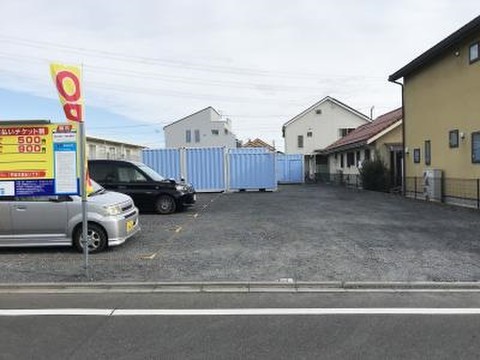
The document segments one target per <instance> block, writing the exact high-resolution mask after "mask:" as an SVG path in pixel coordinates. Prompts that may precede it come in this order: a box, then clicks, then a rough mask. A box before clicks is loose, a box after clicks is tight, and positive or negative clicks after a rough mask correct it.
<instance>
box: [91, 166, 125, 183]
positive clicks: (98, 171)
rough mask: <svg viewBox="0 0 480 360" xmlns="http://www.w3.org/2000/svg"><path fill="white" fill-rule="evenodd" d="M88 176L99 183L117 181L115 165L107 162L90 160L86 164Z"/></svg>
mask: <svg viewBox="0 0 480 360" xmlns="http://www.w3.org/2000/svg"><path fill="white" fill-rule="evenodd" d="M88 171H89V172H90V177H91V178H92V179H93V180H95V181H97V182H100V183H109V182H116V181H118V176H117V171H116V170H115V166H114V165H113V164H109V163H99V162H90V163H89V164H88Z"/></svg>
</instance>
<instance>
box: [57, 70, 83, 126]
mask: <svg viewBox="0 0 480 360" xmlns="http://www.w3.org/2000/svg"><path fill="white" fill-rule="evenodd" d="M50 72H51V74H52V78H53V82H54V84H55V87H56V89H57V91H58V96H59V97H60V102H61V103H62V107H63V111H64V112H65V117H66V118H67V120H68V121H75V122H83V121H84V119H83V112H84V111H83V94H82V89H81V78H82V70H81V68H79V67H77V66H69V65H62V64H51V65H50Z"/></svg>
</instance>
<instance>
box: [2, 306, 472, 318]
mask: <svg viewBox="0 0 480 360" xmlns="http://www.w3.org/2000/svg"><path fill="white" fill-rule="evenodd" d="M246 315H249V316H286V315H480V308H253V309H72V308H67V309H0V316H246Z"/></svg>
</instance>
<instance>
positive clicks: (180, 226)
mask: <svg viewBox="0 0 480 360" xmlns="http://www.w3.org/2000/svg"><path fill="white" fill-rule="evenodd" d="M223 194H224V193H220V194H218V195H217V196H215V197H214V198H213V199H211V200H210V202H209V203H207V204H205V205H204V206H203V207H202V210H201V211H204V210H206V209H207V208H208V207H209V206H210V205H211V204H213V203H214V202H215V201H216V200H217V199H218V198H220V197H221V196H222V195H223ZM199 215H200V213H199V212H197V213H195V214H194V215H193V217H192V218H190V219H187V220H186V221H185V222H183V223H182V224H180V225H177V228H176V229H175V230H174V234H172V235H171V236H170V237H168V238H167V240H165V243H168V242H170V241H172V240H173V239H175V237H176V236H177V235H178V234H180V232H181V231H182V230H183V228H185V227H186V226H187V225H189V224H191V223H193V222H194V221H195V220H197V219H198V217H199ZM159 252H160V250H157V251H155V252H154V253H152V254H148V255H143V256H139V257H138V258H139V259H141V260H153V259H155V258H156V256H157V254H158V253H159Z"/></svg>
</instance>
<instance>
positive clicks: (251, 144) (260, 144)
mask: <svg viewBox="0 0 480 360" xmlns="http://www.w3.org/2000/svg"><path fill="white" fill-rule="evenodd" d="M242 147H259V148H267V149H269V150H271V151H275V148H274V147H273V146H272V145H270V144H268V143H267V142H265V141H263V140H262V139H259V138H256V139H254V140H248V141H247V142H246V143H245V144H243V145H242Z"/></svg>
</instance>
